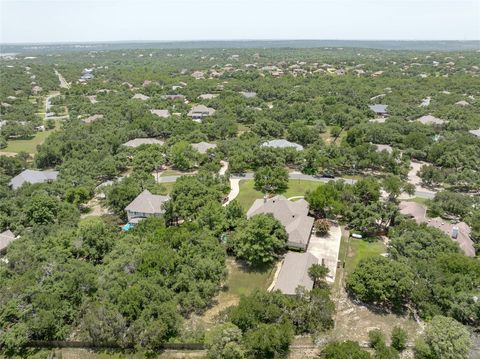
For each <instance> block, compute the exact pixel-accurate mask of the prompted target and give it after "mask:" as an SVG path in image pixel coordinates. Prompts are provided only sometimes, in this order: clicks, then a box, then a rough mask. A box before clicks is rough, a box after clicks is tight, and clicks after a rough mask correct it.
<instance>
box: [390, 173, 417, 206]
mask: <svg viewBox="0 0 480 359" xmlns="http://www.w3.org/2000/svg"><path fill="white" fill-rule="evenodd" d="M382 186H383V189H384V190H385V192H387V193H388V200H389V201H391V202H396V201H397V199H398V196H400V195H401V194H402V192H406V193H407V194H409V195H413V194H414V193H415V186H414V185H412V184H411V183H408V182H405V181H402V180H401V178H400V177H398V176H393V175H390V176H388V177H387V178H385V179H384V180H383V184H382Z"/></svg>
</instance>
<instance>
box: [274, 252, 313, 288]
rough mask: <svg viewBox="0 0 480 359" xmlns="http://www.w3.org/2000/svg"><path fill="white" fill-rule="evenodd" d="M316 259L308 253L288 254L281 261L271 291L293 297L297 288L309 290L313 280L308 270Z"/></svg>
mask: <svg viewBox="0 0 480 359" xmlns="http://www.w3.org/2000/svg"><path fill="white" fill-rule="evenodd" d="M317 263H318V259H317V258H316V257H315V256H314V255H312V254H310V253H298V252H288V253H287V255H286V256H285V259H284V260H283V264H282V268H281V269H280V272H279V273H278V277H277V279H276V281H275V285H274V287H273V290H279V291H280V292H282V293H283V294H286V295H295V294H296V291H297V288H300V287H302V288H305V289H307V290H311V289H312V288H313V280H312V279H311V278H310V276H309V274H308V270H309V269H310V267H311V266H312V265H314V264H317Z"/></svg>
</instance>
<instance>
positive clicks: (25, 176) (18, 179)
mask: <svg viewBox="0 0 480 359" xmlns="http://www.w3.org/2000/svg"><path fill="white" fill-rule="evenodd" d="M57 177H58V171H35V170H24V171H23V172H21V173H20V174H18V175H16V176H15V177H13V178H12V179H11V180H10V182H9V183H8V184H9V185H10V186H11V187H12V188H13V189H17V188H20V187H22V185H23V184H24V183H43V182H48V181H55V180H56V179H57Z"/></svg>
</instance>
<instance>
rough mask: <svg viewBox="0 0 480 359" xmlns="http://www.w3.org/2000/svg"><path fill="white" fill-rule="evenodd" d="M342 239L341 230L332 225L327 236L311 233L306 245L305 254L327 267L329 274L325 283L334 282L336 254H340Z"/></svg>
mask: <svg viewBox="0 0 480 359" xmlns="http://www.w3.org/2000/svg"><path fill="white" fill-rule="evenodd" d="M341 239H342V230H341V228H340V227H339V226H334V225H332V226H331V227H330V231H329V233H328V235H326V236H325V237H318V236H317V235H316V234H315V233H312V236H311V237H310V242H309V243H308V248H307V252H308V253H311V254H312V255H314V256H315V257H316V258H318V263H319V264H322V260H323V263H324V264H325V265H326V266H327V268H328V269H329V270H330V272H329V273H328V275H327V278H326V279H327V282H330V283H333V282H335V274H336V273H337V263H338V254H339V252H340V241H341Z"/></svg>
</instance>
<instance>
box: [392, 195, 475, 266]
mask: <svg viewBox="0 0 480 359" xmlns="http://www.w3.org/2000/svg"><path fill="white" fill-rule="evenodd" d="M399 208H400V213H401V214H403V215H404V216H407V217H410V218H412V219H414V220H415V222H417V223H418V224H421V223H426V225H427V226H429V227H435V228H437V229H439V230H440V231H442V232H443V233H445V234H446V235H447V236H448V237H450V238H452V240H454V241H455V242H457V243H458V245H459V246H460V248H461V249H462V251H463V252H464V253H465V255H467V256H469V257H474V256H475V247H474V245H473V241H472V239H471V238H470V234H471V232H472V230H471V228H470V226H469V225H468V224H466V223H465V222H459V223H455V224H454V223H450V222H447V221H445V220H443V219H442V218H440V217H435V218H428V217H427V208H426V207H425V206H424V205H422V204H419V203H415V202H406V201H403V202H400V205H399Z"/></svg>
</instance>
